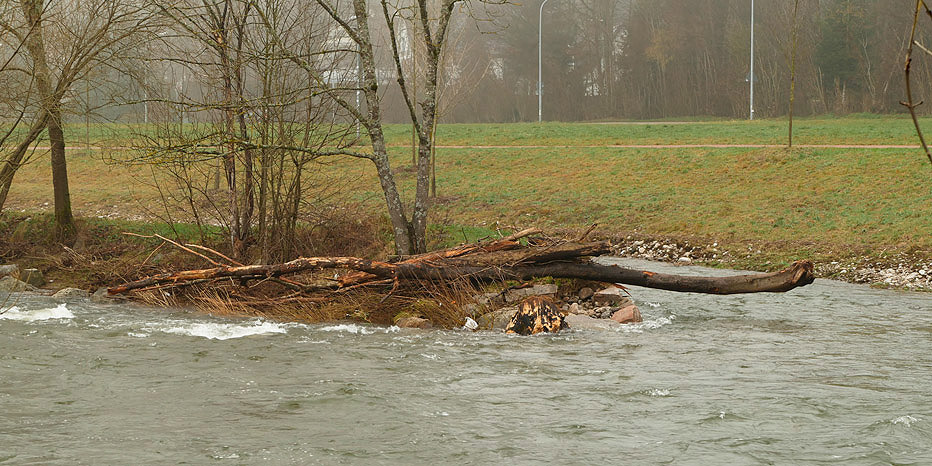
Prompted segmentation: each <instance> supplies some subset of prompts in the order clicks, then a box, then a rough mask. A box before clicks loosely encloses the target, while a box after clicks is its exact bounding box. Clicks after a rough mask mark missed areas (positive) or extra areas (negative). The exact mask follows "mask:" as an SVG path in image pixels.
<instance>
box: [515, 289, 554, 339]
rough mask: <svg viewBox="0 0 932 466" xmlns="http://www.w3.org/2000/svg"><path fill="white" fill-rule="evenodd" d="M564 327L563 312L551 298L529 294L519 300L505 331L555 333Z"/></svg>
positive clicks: (519, 333)
mask: <svg viewBox="0 0 932 466" xmlns="http://www.w3.org/2000/svg"><path fill="white" fill-rule="evenodd" d="M565 328H566V324H565V323H564V322H563V313H561V312H560V308H558V307H557V304H556V303H555V302H554V301H553V299H551V298H548V297H545V296H531V297H529V298H527V299H525V300H524V301H522V302H521V305H520V306H518V312H517V313H515V315H514V317H512V318H511V322H509V323H508V327H506V328H505V333H517V334H518V335H536V334H538V333H556V332H559V331H560V330H563V329H565Z"/></svg>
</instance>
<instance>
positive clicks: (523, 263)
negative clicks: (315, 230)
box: [109, 237, 814, 294]
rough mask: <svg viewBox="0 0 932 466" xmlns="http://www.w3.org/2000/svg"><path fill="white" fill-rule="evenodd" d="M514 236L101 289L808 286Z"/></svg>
mask: <svg viewBox="0 0 932 466" xmlns="http://www.w3.org/2000/svg"><path fill="white" fill-rule="evenodd" d="M516 239H517V238H513V237H512V238H505V239H502V240H499V241H495V242H491V243H487V244H484V245H470V246H462V247H459V248H454V249H451V250H447V251H440V252H436V253H429V254H424V255H420V256H414V257H410V258H407V259H405V260H402V261H400V262H396V263H390V262H379V261H371V260H366V259H360V258H355V257H305V258H300V259H295V260H293V261H290V262H286V263H283V264H273V265H247V266H232V265H231V266H220V267H214V268H210V269H200V270H187V271H183V272H178V273H174V274H172V273H166V274H160V275H155V276H151V277H147V278H144V279H142V280H137V281H134V282H130V283H127V284H124V285H121V286H116V287H113V288H110V289H109V292H110V293H111V294H117V293H126V292H128V291H132V290H139V289H148V288H154V287H166V286H179V285H185V284H190V283H192V282H203V281H205V280H217V279H222V278H228V279H236V280H239V281H240V282H246V281H248V280H267V279H274V278H278V277H281V276H283V275H290V274H296V273H300V272H304V271H309V270H323V269H345V270H349V271H350V272H349V273H346V274H344V276H343V278H341V279H339V285H335V286H333V287H329V288H344V289H346V288H350V287H356V286H364V285H367V284H385V283H394V284H395V285H396V286H397V285H398V284H399V283H401V282H405V283H411V284H415V285H416V284H419V283H423V282H430V281H435V282H436V281H450V280H457V279H464V278H465V279H469V280H472V281H475V282H488V281H497V280H506V279H518V280H530V279H534V278H541V277H555V278H579V279H586V280H594V281H600V282H609V283H622V284H626V285H637V286H644V287H648V288H659V289H664V290H671V291H685V292H693V293H712V294H734V293H758V292H782V291H788V290H791V289H793V288H796V287H798V286H803V285H807V284H809V283H812V281H813V279H814V274H813V266H812V262H809V261H797V262H796V263H794V264H793V266H792V267H789V268H787V269H786V270H783V271H780V272H773V273H764V274H752V275H739V276H730V277H689V276H680V275H671V274H660V273H654V272H649V271H643V270H635V269H630V268H625V267H619V266H614V265H601V264H596V263H593V262H592V261H591V260H590V258H591V257H592V256H598V255H602V254H605V253H608V252H609V250H610V249H609V245H608V243H604V242H597V243H584V244H577V243H560V244H552V245H550V246H545V247H533V248H532V247H522V246H521V245H520V244H518V243H517V242H516Z"/></svg>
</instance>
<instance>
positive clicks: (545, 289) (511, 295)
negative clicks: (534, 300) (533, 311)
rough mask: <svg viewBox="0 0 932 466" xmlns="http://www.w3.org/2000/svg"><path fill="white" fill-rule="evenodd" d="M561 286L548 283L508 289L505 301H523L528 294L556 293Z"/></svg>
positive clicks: (545, 294)
mask: <svg viewBox="0 0 932 466" xmlns="http://www.w3.org/2000/svg"><path fill="white" fill-rule="evenodd" d="M558 289H559V287H557V285H554V284H546V285H534V286H529V287H527V288H518V289H516V290H508V291H507V292H506V293H505V302H508V303H513V302H517V301H521V300H522V299H524V298H527V297H528V296H547V295H550V296H552V295H556V294H557V290H558Z"/></svg>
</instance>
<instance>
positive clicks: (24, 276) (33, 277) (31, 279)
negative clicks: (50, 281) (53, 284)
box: [19, 269, 45, 288]
mask: <svg viewBox="0 0 932 466" xmlns="http://www.w3.org/2000/svg"><path fill="white" fill-rule="evenodd" d="M19 278H20V279H21V280H23V281H24V282H26V283H28V284H30V285H32V286H34V287H36V288H38V287H40V286H42V285H45V277H44V276H43V275H42V272H41V271H40V270H39V269H23V271H22V272H20V274H19Z"/></svg>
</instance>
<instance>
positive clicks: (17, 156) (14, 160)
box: [0, 112, 48, 212]
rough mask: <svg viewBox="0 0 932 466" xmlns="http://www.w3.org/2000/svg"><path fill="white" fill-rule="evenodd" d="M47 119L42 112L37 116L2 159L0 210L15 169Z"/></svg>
mask: <svg viewBox="0 0 932 466" xmlns="http://www.w3.org/2000/svg"><path fill="white" fill-rule="evenodd" d="M47 121H48V114H47V113H45V112H42V113H41V115H40V116H39V118H38V119H37V120H36V121H34V122H33V123H32V126H31V127H30V128H29V132H28V133H26V135H25V137H23V140H22V141H20V143H19V144H18V145H17V146H16V148H15V149H13V152H12V153H10V155H9V156H8V157H7V159H6V160H4V161H3V168H0V212H3V206H4V204H6V198H7V196H8V195H9V194H10V186H11V185H12V184H13V176H15V175H16V171H17V170H19V167H20V166H22V163H23V158H25V157H26V152H29V146H31V145H32V143H33V142H35V140H36V139H38V138H39V136H40V135H41V134H42V131H44V130H45V124H46V122H47Z"/></svg>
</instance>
